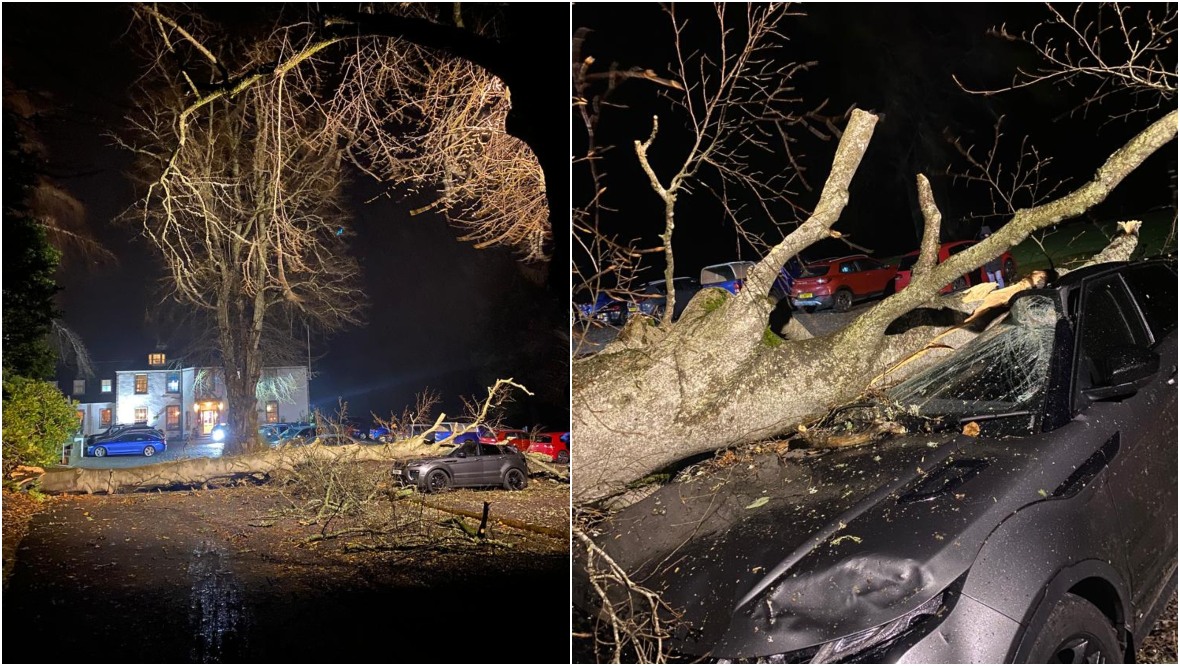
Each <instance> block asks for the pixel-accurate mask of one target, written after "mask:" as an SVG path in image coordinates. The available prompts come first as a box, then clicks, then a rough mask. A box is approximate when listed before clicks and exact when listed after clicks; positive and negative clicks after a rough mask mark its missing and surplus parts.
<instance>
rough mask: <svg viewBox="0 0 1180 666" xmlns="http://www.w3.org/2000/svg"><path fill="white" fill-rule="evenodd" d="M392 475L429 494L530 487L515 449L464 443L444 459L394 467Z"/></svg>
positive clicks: (524, 468) (478, 443) (495, 445)
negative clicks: (465, 489)
mask: <svg viewBox="0 0 1180 666" xmlns="http://www.w3.org/2000/svg"><path fill="white" fill-rule="evenodd" d="M393 474H394V476H395V477H396V478H397V480H398V481H399V482H400V483H401V484H402V485H408V486H415V487H417V488H418V489H419V490H421V491H423V492H428V493H436V492H442V491H444V490H449V489H450V488H466V487H475V486H503V487H504V488H506V489H508V490H524V488H525V487H527V486H528V485H529V467H528V463H526V462H525V459H524V456H523V455H521V453H520V451H518V450H517V449H516V447H513V446H503V445H500V444H481V443H480V442H466V443H464V444H461V445H459V446H457V447H455V449H454V450H453V451H451V452H450V453H448V454H446V455H442V456H436V457H433V458H423V459H421V460H415V461H414V462H411V463H409V464H408V465H406V466H405V467H394V470H393Z"/></svg>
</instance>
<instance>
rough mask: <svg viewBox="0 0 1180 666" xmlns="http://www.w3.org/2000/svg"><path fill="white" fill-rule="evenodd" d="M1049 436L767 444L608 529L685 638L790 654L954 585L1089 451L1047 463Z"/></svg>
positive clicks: (711, 649) (702, 645)
mask: <svg viewBox="0 0 1180 666" xmlns="http://www.w3.org/2000/svg"><path fill="white" fill-rule="evenodd" d="M1046 447H1051V448H1055V447H1056V445H1055V444H1054V442H1053V440H1052V438H1050V437H1048V436H1046V435H1038V436H1034V437H1030V438H1024V439H1021V440H1004V441H999V440H987V439H982V438H978V439H977V438H970V437H966V436H963V435H956V434H953V433H951V434H942V435H921V436H906V437H899V438H896V439H894V440H891V441H887V442H884V443H882V444H879V445H876V446H866V447H857V448H851V449H839V450H827V451H820V452H815V451H790V452H787V453H786V454H785V455H783V456H782V457H780V456H779V455H776V454H765V455H762V456H760V457H759V458H758V459H756V460H754V461H751V462H744V463H742V464H739V465H733V466H731V467H729V468H727V469H721V470H717V471H713V472H710V473H708V474H704V475H701V476H699V477H697V478H695V479H693V480H691V481H687V482H683V483H674V484H670V485H668V486H665V487H663V488H661V489H660V490H658V491H657V492H656V493H654V494H653V495H652V496H650V497H648V498H647V499H645V500H644V501H642V502H639V503H637V504H635V505H632V506H630V507H628V508H627V509H626V510H624V511H622V512H620V513H618V514H616V515H615V516H613V517H612V518H611V519H610V520H609V521H607V522H606V523H603V524H602V525H600V526H599V527H598V528H597V529H596V532H595V535H596V536H597V539H596V540H597V542H598V543H599V545H600V546H602V547H603V549H604V550H605V551H606V552H607V553H608V554H609V555H610V556H611V557H612V558H614V559H615V560H616V562H617V563H618V564H620V565H621V566H622V567H623V568H624V570H626V571H628V573H629V575H630V577H631V579H632V580H633V581H634V582H636V583H637V584H639V585H642V586H644V587H647V588H649V589H652V590H655V591H657V592H659V593H660V594H661V596H662V597H663V599H664V601H665V602H667V603H668V605H669V606H670V607H671V608H673V609H675V610H677V612H680V613H681V614H682V616H681V618H682V620H683V621H682V622H680V623H679V624H678V626H677V629H676V630H675V632H674V635H673V641H672V645H673V646H674V647H675V648H676V649H677V650H678V651H680V652H682V653H683V654H686V655H706V654H711V655H712V657H714V658H718V657H725V658H730V659H742V658H754V657H761V656H767V655H773V654H780V653H783V652H787V651H791V650H797V649H803V648H806V647H809V646H812V645H817V644H820V643H823V642H827V641H830V640H833V639H835V638H840V637H842V636H847V635H849V634H852V633H855V632H858V631H862V630H864V629H867V628H869V627H873V626H876V625H879V624H883V623H886V622H889V621H891V620H893V619H895V618H897V617H899V616H901V615H903V614H905V613H907V612H909V611H910V610H913V609H914V608H916V607H918V606H919V605H921V604H922V603H923V602H925V601H927V600H929V599H931V598H932V597H934V596H935V595H937V594H939V593H940V592H942V591H943V590H944V589H946V588H947V587H948V586H949V585H950V584H951V583H952V582H954V581H955V579H956V578H958V577H959V576H961V575H962V574H963V573H964V572H965V571H966V570H967V569H968V568H969V567H970V565H971V563H972V561H973V560H974V557H975V555H976V553H977V552H978V550H979V548H980V546H981V545H982V543H983V542H984V540H985V539H986V538H987V536H988V534H990V532H991V531H992V529H993V528H994V527H995V526H996V525H998V524H999V523H1000V522H1001V521H1002V520H1003V519H1004V518H1005V517H1006V516H1009V515H1011V514H1012V513H1013V512H1014V511H1016V510H1018V509H1020V508H1021V507H1022V506H1025V505H1027V504H1030V503H1033V502H1036V501H1044V500H1045V499H1046V498H1047V495H1046V494H1045V490H1044V488H1045V487H1046V486H1047V487H1048V489H1050V490H1052V489H1053V488H1054V487H1056V484H1057V483H1060V482H1062V481H1063V480H1064V477H1061V475H1062V474H1063V473H1064V474H1068V472H1069V471H1070V470H1071V469H1072V467H1071V466H1070V464H1069V462H1068V461H1069V460H1071V459H1073V458H1077V460H1076V461H1074V466H1077V465H1080V464H1081V463H1082V462H1083V461H1084V460H1085V459H1086V456H1087V455H1089V452H1086V451H1082V450H1078V451H1076V452H1074V451H1068V452H1066V455H1064V456H1062V457H1063V458H1064V460H1061V461H1060V462H1064V463H1066V464H1064V465H1056V466H1054V469H1052V470H1049V471H1048V472H1047V470H1046V467H1045V466H1044V465H1043V464H1041V462H1040V457H1041V456H1042V455H1043V451H1044V450H1045V448H1046ZM1054 453H1055V456H1058V455H1060V454H1061V453H1062V452H1061V451H1055V452H1054ZM964 469H973V470H974V471H973V472H971V473H970V474H967V475H966V476H967V477H968V478H967V479H966V480H964V481H963V482H962V483H950V484H947V483H944V481H945V480H946V478H949V477H953V476H964V475H963V474H962V473H961V472H962V471H963V470H964ZM1047 476H1048V477H1051V478H1046V477H1047ZM1058 477H1061V478H1058ZM947 487H949V488H950V491H948V492H936V493H934V496H933V497H925V494H929V493H928V491H929V490H930V489H931V488H934V489H936V490H939V489H946V488H947ZM583 561H584V560H583ZM579 566H584V565H581V564H580V565H579ZM581 575H584V574H581Z"/></svg>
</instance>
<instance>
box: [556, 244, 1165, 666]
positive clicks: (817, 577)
mask: <svg viewBox="0 0 1180 666" xmlns="http://www.w3.org/2000/svg"><path fill="white" fill-rule="evenodd" d="M1176 325H1177V277H1176V264H1175V260H1174V259H1170V260H1152V261H1142V262H1134V263H1108V264H1099V265H1096V266H1092V267H1087V268H1081V269H1077V270H1075V271H1072V272H1070V273H1069V274H1067V275H1065V276H1064V277H1062V278H1060V279H1059V280H1057V281H1056V282H1055V283H1054V284H1053V285H1051V286H1050V287H1047V288H1043V289H1030V290H1026V291H1024V292H1021V293H1020V294H1018V295H1016V296H1015V297H1014V298H1013V299H1012V301H1011V303H1010V308H1009V310H1008V312H1007V314H1006V315H1003V317H1002V318H1001V319H997V320H995V321H993V322H992V324H991V325H990V326H989V327H988V328H986V329H985V330H984V331H983V332H982V333H980V334H979V335H978V336H977V337H976V338H975V339H974V340H972V341H971V342H969V343H967V344H964V345H963V346H961V347H960V348H959V349H957V350H956V351H954V352H952V353H950V354H948V355H947V356H946V357H944V358H942V359H940V360H939V361H938V362H936V363H935V364H934V365H932V366H930V367H928V368H926V369H925V370H922V371H919V372H918V373H917V374H915V375H914V376H912V377H910V378H908V379H906V380H905V381H903V382H901V383H900V384H898V385H896V386H894V387H892V388H889V389H888V390H887V391H886V393H885V394H884V395H883V396H881V397H880V398H868V399H866V400H865V401H861V402H857V403H853V404H850V405H846V406H844V407H843V408H840V409H837V410H835V411H833V412H832V414H831V415H830V419H828V420H829V421H830V422H831V423H832V424H834V425H833V427H836V426H839V425H840V424H842V423H845V422H848V423H852V422H853V421H854V420H855V419H853V414H854V413H855V412H856V411H857V410H868V413H869V414H870V415H874V414H876V415H881V414H888V413H891V412H889V411H888V410H889V409H895V410H896V412H895V413H896V414H901V415H903V416H904V417H905V418H906V419H916V420H915V421H911V423H913V424H920V427H918V426H917V425H915V427H912V428H908V429H905V430H903V431H898V432H900V433H901V434H893V435H890V436H887V437H885V438H884V439H880V440H879V441H878V442H877V443H875V444H872V445H864V446H849V447H844V448H835V449H811V448H808V447H807V446H805V445H804V446H801V447H800V446H795V445H794V444H793V443H790V444H791V445H790V446H788V447H784V448H783V449H780V450H776V451H766V450H765V449H763V450H761V452H758V451H751V452H749V455H751V456H752V458H751V459H750V460H749V461H748V462H747V461H743V462H742V464H738V465H731V466H728V467H723V468H720V469H717V470H715V471H713V472H712V473H693V474H688V475H683V476H682V477H681V478H680V479H678V480H677V481H675V482H673V483H671V484H668V485H665V486H663V487H662V488H659V489H657V490H656V491H655V492H654V493H652V494H650V495H649V496H648V497H646V498H645V499H643V500H641V501H638V502H636V503H634V504H632V505H631V506H629V507H627V508H626V509H623V510H622V511H620V512H618V513H617V514H615V515H614V516H612V517H610V518H609V519H607V520H606V521H604V522H602V523H599V524H597V525H596V526H595V532H594V533H595V535H596V542H597V544H598V545H599V546H600V547H601V548H602V549H603V551H604V552H605V553H606V554H607V555H609V556H610V557H611V558H612V559H613V561H614V563H616V564H617V565H618V566H620V567H622V569H623V570H624V571H626V572H627V574H628V576H629V577H630V579H631V580H635V581H642V584H643V586H644V587H646V588H648V589H651V590H657V591H659V592H660V593H661V601H662V603H664V604H666V605H667V607H668V608H671V609H675V610H676V612H677V614H678V615H677V616H676V617H675V618H673V617H670V616H669V617H665V620H668V621H669V622H668V624H666V625H665V627H666V628H667V631H668V636H667V638H666V642H665V646H666V647H667V648H668V649H670V650H672V651H673V652H674V653H675V654H674V655H673V656H674V657H675V658H677V659H684V660H700V661H706V662H714V663H804V662H811V663H836V662H839V663H846V662H858V663H860V662H867V663H894V662H914V663H932V664H937V663H978V662H982V663H1009V662H1031V663H1104V662H1121V661H1123V660H1124V659H1133V658H1134V656H1135V652H1136V650H1137V649H1138V648H1139V647H1140V644H1141V643H1142V641H1143V640H1144V638H1145V637H1146V636H1147V635H1148V633H1149V632H1150V631H1151V628H1152V626H1153V625H1154V624H1155V621H1156V618H1157V617H1159V615H1160V613H1161V612H1162V611H1163V609H1164V608H1165V606H1166V605H1167V603H1168V601H1169V600H1170V598H1171V597H1172V596H1173V594H1174V592H1175V589H1176V580H1177V578H1176V564H1177V535H1176V526H1177V483H1176V478H1177V411H1176V398H1177V390H1176V367H1177V366H1176V364H1177V358H1176V335H1177V334H1176ZM891 418H892V417H891ZM898 418H901V417H898ZM578 561H579V562H580V563H581V564H579V565H578V568H579V572H578V573H577V575H576V576H575V594H574V599H575V603H576V604H578V605H579V606H580V607H582V608H584V609H585V610H587V611H588V612H590V613H595V612H597V601H596V599H597V596H596V593H595V592H594V588H593V587H592V586H591V585H590V584H589V582H588V581H589V579H588V577H587V572H586V571H585V562H586V560H585V557H584V554H583V556H580V557H579V560H578ZM602 580H603V579H599V584H602ZM610 594H612V595H615V594H620V591H619V590H618V589H614V590H612V591H611V592H610ZM622 594H625V592H623V593H622ZM612 598H615V597H614V596H612ZM618 598H624V597H618ZM618 607H619V606H616V608H618Z"/></svg>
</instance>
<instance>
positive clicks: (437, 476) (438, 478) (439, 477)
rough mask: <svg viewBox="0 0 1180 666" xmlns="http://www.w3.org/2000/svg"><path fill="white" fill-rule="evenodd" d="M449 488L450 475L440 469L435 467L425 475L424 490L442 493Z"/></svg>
mask: <svg viewBox="0 0 1180 666" xmlns="http://www.w3.org/2000/svg"><path fill="white" fill-rule="evenodd" d="M450 489H451V477H450V475H449V474H447V473H446V472H444V471H442V470H441V469H436V470H434V471H433V472H431V473H430V475H429V476H427V477H426V492H430V493H442V492H446V491H448V490H450Z"/></svg>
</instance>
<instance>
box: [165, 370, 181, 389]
mask: <svg viewBox="0 0 1180 666" xmlns="http://www.w3.org/2000/svg"><path fill="white" fill-rule="evenodd" d="M165 390H166V391H167V392H168V393H180V373H179V372H170V373H168V384H167V388H166V389H165Z"/></svg>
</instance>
